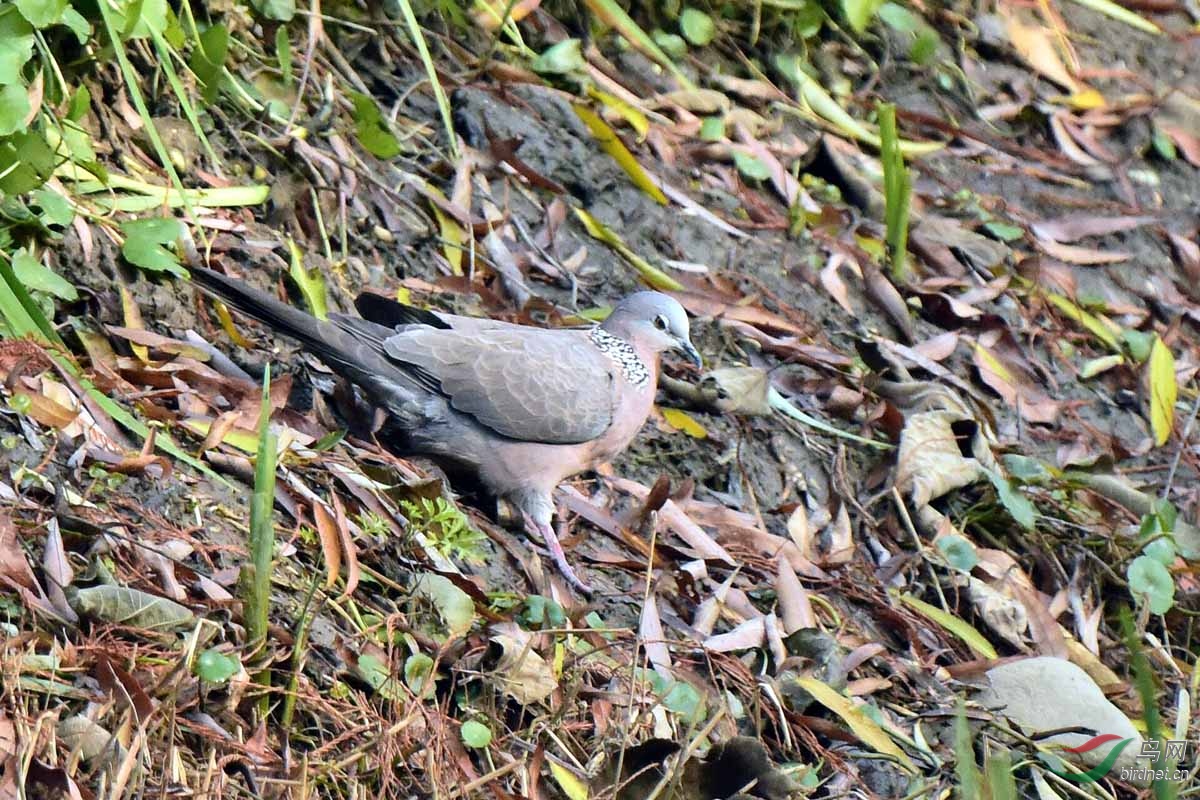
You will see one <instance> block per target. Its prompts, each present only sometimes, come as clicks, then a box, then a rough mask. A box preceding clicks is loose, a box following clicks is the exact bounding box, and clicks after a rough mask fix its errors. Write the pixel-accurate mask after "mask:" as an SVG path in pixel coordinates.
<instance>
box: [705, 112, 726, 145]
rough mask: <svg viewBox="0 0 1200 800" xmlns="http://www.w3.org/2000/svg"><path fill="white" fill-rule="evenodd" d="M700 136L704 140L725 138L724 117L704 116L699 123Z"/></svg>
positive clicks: (716, 140) (711, 140) (713, 140)
mask: <svg viewBox="0 0 1200 800" xmlns="http://www.w3.org/2000/svg"><path fill="white" fill-rule="evenodd" d="M700 138H701V139H703V140H704V141H706V142H719V141H721V140H722V139H724V138H725V118H724V117H705V118H704V121H703V122H701V123H700Z"/></svg>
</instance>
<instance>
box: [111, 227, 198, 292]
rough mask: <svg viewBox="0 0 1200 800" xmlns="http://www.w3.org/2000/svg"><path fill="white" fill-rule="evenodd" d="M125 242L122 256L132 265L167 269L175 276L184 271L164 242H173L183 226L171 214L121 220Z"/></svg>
mask: <svg viewBox="0 0 1200 800" xmlns="http://www.w3.org/2000/svg"><path fill="white" fill-rule="evenodd" d="M121 230H122V231H123V232H124V233H125V244H123V245H122V246H121V255H123V256H124V257H125V260H126V261H128V262H129V263H130V264H133V265H134V266H137V267H141V268H142V269H145V270H149V271H150V272H169V273H171V274H172V275H176V276H178V277H181V278H182V277H185V276H186V275H187V273H185V272H184V271H183V268H182V267H180V266H179V258H178V257H177V256H176V255H175V254H174V253H172V252H171V251H170V250H168V249H167V248H166V247H165V246H164V245H169V244H174V243H175V241H176V240H177V239H179V237H180V236H182V235H183V227H182V224H181V223H180V222H179V220H177V219H175V218H173V217H150V218H148V219H135V220H131V221H129V222H123V223H121Z"/></svg>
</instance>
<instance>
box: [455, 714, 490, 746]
mask: <svg viewBox="0 0 1200 800" xmlns="http://www.w3.org/2000/svg"><path fill="white" fill-rule="evenodd" d="M459 735H460V736H461V737H462V740H463V744H465V745H466V746H467V747H473V748H475V749H476V750H482V749H483V748H485V747H487V746H488V745H489V744H491V742H492V730H491V728H489V727H488V726H487V725H484V724H483V723H482V722H476V721H475V720H473V719H469V720H467V721H466V722H464V723H463V724H462V728H461V729H460V730H459Z"/></svg>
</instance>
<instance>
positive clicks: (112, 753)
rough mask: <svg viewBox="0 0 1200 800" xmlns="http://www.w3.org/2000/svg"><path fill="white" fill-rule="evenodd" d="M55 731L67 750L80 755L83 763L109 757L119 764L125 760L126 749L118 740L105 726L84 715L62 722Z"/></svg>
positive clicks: (74, 716)
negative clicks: (105, 756)
mask: <svg viewBox="0 0 1200 800" xmlns="http://www.w3.org/2000/svg"><path fill="white" fill-rule="evenodd" d="M55 731H56V733H57V734H58V738H59V739H60V740H61V741H62V743H63V744H64V745H66V747H67V749H68V750H69V751H70V752H72V753H78V754H79V757H80V758H81V759H82V760H83V761H94V760H95V759H97V758H99V757H100V756H104V755H107V756H109V757H110V759H111V760H112V762H113V763H114V764H117V763H120V762H121V761H122V760H124V758H125V748H123V747H121V743H120V742H119V741H118V740H117V738H116V737H115V736H113V735H112V734H111V733H109V732H108V729H107V728H105V727H104V726H103V725H101V724H100V723H98V722H96V721H95V720H92V719H89V718H87V717H85V716H83V715H82V714H75V715H73V716H70V717H67V718H66V719H64V720H61V721H60V722H59V723H58V727H57V728H56V729H55Z"/></svg>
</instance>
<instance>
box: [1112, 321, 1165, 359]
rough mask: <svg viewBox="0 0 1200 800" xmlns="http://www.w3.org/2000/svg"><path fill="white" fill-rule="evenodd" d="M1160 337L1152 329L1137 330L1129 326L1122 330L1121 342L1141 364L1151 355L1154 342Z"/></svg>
mask: <svg viewBox="0 0 1200 800" xmlns="http://www.w3.org/2000/svg"><path fill="white" fill-rule="evenodd" d="M1157 338H1158V337H1157V336H1155V334H1154V333H1153V332H1151V331H1135V330H1131V329H1129V328H1126V329H1125V330H1123V331H1121V343H1122V344H1124V345H1125V349H1127V350H1128V351H1129V355H1130V356H1131V357H1132V358H1133V360H1134V361H1136V362H1137V363H1139V364H1141V363H1142V362H1144V361H1145V360H1146V359H1147V358H1149V357H1150V351H1151V350H1153V349H1154V342H1155V340H1156V339H1157Z"/></svg>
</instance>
